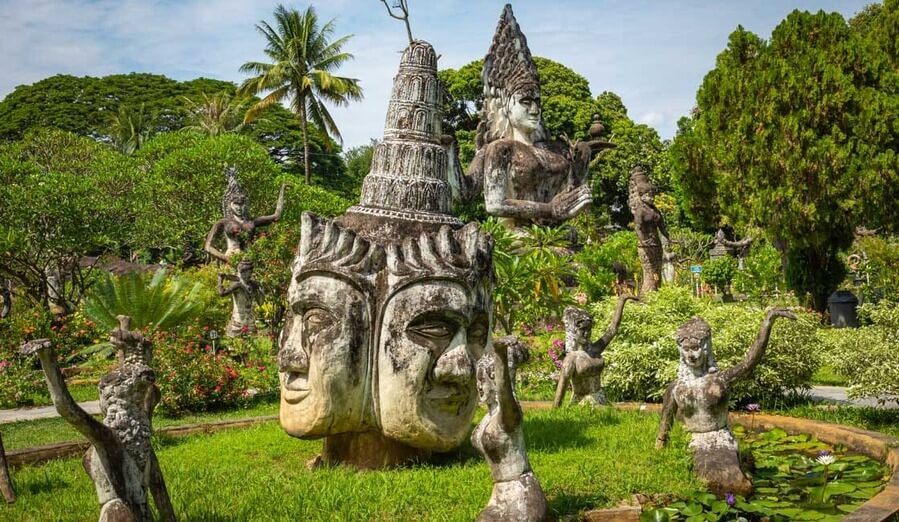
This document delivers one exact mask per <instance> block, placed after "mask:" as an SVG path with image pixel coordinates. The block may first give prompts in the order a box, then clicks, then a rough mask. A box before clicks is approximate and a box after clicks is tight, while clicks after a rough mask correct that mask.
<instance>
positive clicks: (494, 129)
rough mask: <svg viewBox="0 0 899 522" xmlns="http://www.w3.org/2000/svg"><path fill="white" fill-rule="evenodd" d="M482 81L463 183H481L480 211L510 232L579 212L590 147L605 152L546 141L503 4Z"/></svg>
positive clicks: (534, 91)
mask: <svg viewBox="0 0 899 522" xmlns="http://www.w3.org/2000/svg"><path fill="white" fill-rule="evenodd" d="M481 79H482V80H483V82H484V108H483V110H482V112H481V123H480V124H479V125H478V133H477V137H476V139H475V145H476V146H477V152H476V154H475V157H474V160H473V161H472V163H471V166H470V168H469V172H468V176H469V180H470V182H471V183H472V184H473V185H474V186H479V185H481V184H483V191H484V202H485V204H486V208H487V212H488V213H489V214H491V215H493V216H496V217H498V218H499V219H500V221H501V222H503V223H504V224H505V225H506V226H508V227H510V228H517V227H524V226H527V225H530V224H533V223H538V224H557V223H561V222H562V221H565V220H567V219H571V218H573V217H574V216H576V215H577V214H579V213H580V212H582V211H583V210H584V209H586V207H587V205H589V204H590V202H591V201H592V194H591V193H590V188H589V186H588V185H586V184H584V181H585V178H586V173H587V166H588V164H589V162H590V157H591V154H592V152H593V150H594V148H592V147H591V144H592V143H594V141H595V142H596V143H597V146H596V147H595V149H596V150H598V149H600V148H607V147H605V146H600V145H598V144H599V143H600V141H599V140H593V141H591V142H577V143H575V144H573V145H571V146H569V145H568V144H565V143H561V142H553V141H548V140H547V139H546V133H545V130H544V128H543V118H542V116H541V106H540V80H539V78H538V76H537V67H536V65H535V64H534V61H533V59H532V58H531V52H530V50H529V49H528V44H527V39H526V38H525V36H524V34H523V33H522V32H521V29H520V28H519V27H518V22H517V21H516V20H515V16H514V15H513V14H512V6H510V5H508V4H507V5H506V6H505V8H504V9H503V13H502V15H500V19H499V23H498V24H497V26H496V33H495V34H494V36H493V43H492V44H491V46H490V50H489V51H488V52H487V56H485V57H484V69H483V71H482V73H481ZM599 133H601V130H598V134H599ZM597 137H598V136H597ZM604 143H606V144H607V143H608V142H604ZM473 192H474V193H477V192H478V191H477V190H474V191H473Z"/></svg>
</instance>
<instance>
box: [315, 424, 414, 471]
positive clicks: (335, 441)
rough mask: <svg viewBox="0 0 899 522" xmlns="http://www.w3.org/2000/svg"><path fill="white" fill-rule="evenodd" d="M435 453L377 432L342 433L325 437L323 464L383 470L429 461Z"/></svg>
mask: <svg viewBox="0 0 899 522" xmlns="http://www.w3.org/2000/svg"><path fill="white" fill-rule="evenodd" d="M430 456H431V452H430V451H427V450H421V449H417V448H413V447H411V446H407V445H405V444H403V443H400V442H397V441H395V440H393V439H388V438H387V437H385V436H383V435H381V434H380V433H378V432H375V431H367V432H363V433H341V434H339V435H330V436H328V437H327V438H325V443H324V445H323V446H322V455H321V459H322V463H323V464H328V465H336V464H344V465H347V466H351V467H354V468H356V469H383V468H390V467H395V466H401V465H403V464H408V463H410V462H421V461H425V460H427V459H428V458H429V457H430Z"/></svg>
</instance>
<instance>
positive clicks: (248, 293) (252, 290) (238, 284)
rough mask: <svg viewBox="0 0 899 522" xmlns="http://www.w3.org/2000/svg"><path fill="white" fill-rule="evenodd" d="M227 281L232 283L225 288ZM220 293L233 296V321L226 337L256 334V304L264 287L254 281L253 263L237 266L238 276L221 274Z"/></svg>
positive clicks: (219, 279) (243, 262)
mask: <svg viewBox="0 0 899 522" xmlns="http://www.w3.org/2000/svg"><path fill="white" fill-rule="evenodd" d="M225 281H232V282H233V284H231V285H230V286H228V287H225V285H224V282H225ZM218 293H219V295H220V296H222V297H225V296H229V295H230V296H231V299H232V301H233V306H232V307H231V319H230V320H229V321H228V325H227V326H226V327H225V335H227V336H228V337H237V336H238V335H241V334H253V333H256V311H255V307H256V302H257V301H260V300H261V298H262V287H261V286H260V285H259V282H258V281H256V280H255V279H253V262H252V261H248V260H246V259H244V260H241V262H240V263H238V264H237V275H231V274H227V273H224V272H220V273H219V278H218Z"/></svg>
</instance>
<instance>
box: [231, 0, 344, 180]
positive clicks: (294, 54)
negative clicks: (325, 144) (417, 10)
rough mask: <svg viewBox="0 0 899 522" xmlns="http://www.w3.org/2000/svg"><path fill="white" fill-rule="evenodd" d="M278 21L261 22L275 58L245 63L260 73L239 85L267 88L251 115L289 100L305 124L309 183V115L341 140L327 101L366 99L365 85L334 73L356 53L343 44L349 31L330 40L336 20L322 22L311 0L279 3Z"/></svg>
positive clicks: (269, 51)
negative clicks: (304, 4)
mask: <svg viewBox="0 0 899 522" xmlns="http://www.w3.org/2000/svg"><path fill="white" fill-rule="evenodd" d="M275 25H276V26H277V29H275V28H273V27H272V26H271V25H269V23H268V22H265V21H262V22H260V23H259V24H258V25H256V29H257V30H258V31H259V32H260V33H261V34H262V35H263V36H264V37H265V40H266V49H265V54H266V55H267V56H268V58H269V59H270V60H271V62H270V63H268V62H247V63H245V64H243V65H242V66H241V67H240V70H241V71H242V72H247V73H251V74H255V76H253V77H252V78H248V79H247V80H245V81H244V82H243V84H242V85H241V87H240V90H241V92H242V93H247V94H258V93H262V92H268V94H267V95H266V96H265V97H264V98H262V100H261V101H259V102H258V103H256V104H255V105H254V106H253V107H252V108H251V109H250V111H249V112H248V113H247V118H248V119H250V120H252V119H253V118H254V117H255V116H256V115H257V114H258V113H259V112H260V111H262V110H263V109H265V108H267V107H270V106H272V105H275V104H278V103H280V102H282V101H284V100H290V106H291V110H292V111H293V113H294V114H295V115H296V117H297V119H299V121H300V124H301V126H302V131H303V161H304V172H305V175H306V183H311V182H312V173H311V168H310V159H309V129H308V122H309V120H311V121H312V122H314V123H315V124H316V125H317V126H318V127H319V128H321V129H325V130H326V131H327V132H328V133H330V134H331V135H333V136H334V137H336V138H337V139H338V140H339V141H342V139H341V137H340V131H339V130H338V129H337V125H336V124H335V123H334V120H333V119H332V118H331V114H330V113H329V112H328V109H327V108H326V107H325V105H324V102H329V103H333V104H335V105H346V104H347V103H349V102H350V101H355V100H361V99H362V88H361V87H360V86H359V82H358V81H357V80H355V79H353V78H346V77H342V76H336V75H334V74H333V71H334V70H336V69H337V68H338V67H340V66H341V65H343V64H344V63H346V62H347V61H348V60H350V59H352V58H353V55H352V54H350V53H347V52H344V51H343V50H342V49H343V46H344V45H345V44H346V42H347V41H348V40H349V39H350V36H343V37H340V38H338V39H336V40H334V41H330V39H331V35H332V33H333V32H334V21H333V20H331V21H329V22H328V23H326V24H325V25H323V26H322V27H319V25H318V16H317V15H316V14H315V10H314V9H313V8H312V7H311V6H310V7H308V8H307V9H306V10H305V11H304V12H303V13H300V12H299V11H297V10H295V9H287V8H285V7H284V6H283V5H279V6H278V7H277V8H276V9H275Z"/></svg>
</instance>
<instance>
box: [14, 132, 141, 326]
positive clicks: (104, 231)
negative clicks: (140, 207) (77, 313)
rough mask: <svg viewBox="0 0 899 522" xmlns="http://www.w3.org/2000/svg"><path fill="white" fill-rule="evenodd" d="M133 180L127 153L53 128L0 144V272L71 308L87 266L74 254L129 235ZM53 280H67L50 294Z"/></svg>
mask: <svg viewBox="0 0 899 522" xmlns="http://www.w3.org/2000/svg"><path fill="white" fill-rule="evenodd" d="M136 177H137V171H136V169H135V168H134V166H133V164H132V163H131V161H130V160H129V159H128V158H126V157H124V156H122V155H120V154H117V153H116V152H114V151H112V150H110V149H109V148H107V147H104V146H103V145H101V144H99V143H97V142H95V141H94V140H91V139H89V138H85V137H80V136H76V135H74V134H71V133H68V132H64V131H60V130H49V129H45V130H39V131H32V132H30V133H28V134H27V135H26V136H25V138H24V139H23V140H21V141H19V142H15V143H9V144H4V145H0V201H4V202H6V204H4V205H0V277H3V278H5V279H10V280H12V281H13V282H14V283H15V286H17V287H19V288H21V289H22V290H23V292H24V293H25V294H26V295H27V296H28V297H29V298H30V299H31V300H32V301H34V302H36V303H40V304H42V305H44V306H46V307H48V308H55V309H56V310H58V311H61V312H63V311H71V309H72V308H73V306H74V304H75V303H77V302H78V301H79V299H80V296H81V294H82V292H83V291H84V289H85V286H86V283H87V280H86V274H87V272H89V270H90V269H89V268H86V267H83V266H82V265H81V263H79V261H80V260H81V258H82V256H86V255H100V254H103V253H105V252H115V251H117V250H118V249H119V248H120V247H121V246H122V245H124V244H125V243H126V242H127V241H128V238H129V237H130V234H131V226H132V221H133V215H134V210H133V208H132V207H131V200H130V198H129V197H128V194H129V193H130V191H131V190H132V189H133V187H134V184H135V183H136ZM57 279H58V280H59V281H65V280H68V283H67V284H65V285H64V286H59V285H58V284H54V287H53V288H55V289H56V290H57V291H53V290H52V289H51V287H50V285H51V281H56V280H57Z"/></svg>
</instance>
